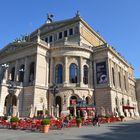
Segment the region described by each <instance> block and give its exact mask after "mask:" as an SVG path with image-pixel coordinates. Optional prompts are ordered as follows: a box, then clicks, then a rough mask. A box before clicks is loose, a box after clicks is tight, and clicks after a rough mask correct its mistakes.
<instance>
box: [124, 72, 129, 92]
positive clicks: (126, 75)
mask: <svg viewBox="0 0 140 140" xmlns="http://www.w3.org/2000/svg"><path fill="white" fill-rule="evenodd" d="M125 77H126V90H127V92H128V94H129V82H128V80H129V79H128V72H126V74H125Z"/></svg>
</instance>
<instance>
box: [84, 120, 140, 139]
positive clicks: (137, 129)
mask: <svg viewBox="0 0 140 140" xmlns="http://www.w3.org/2000/svg"><path fill="white" fill-rule="evenodd" d="M108 127H109V129H110V131H111V132H107V133H103V134H100V135H96V134H93V135H84V136H81V138H82V139H84V140H140V123H129V124H128V123H125V122H123V123H122V124H116V125H115V124H114V125H110V126H108Z"/></svg>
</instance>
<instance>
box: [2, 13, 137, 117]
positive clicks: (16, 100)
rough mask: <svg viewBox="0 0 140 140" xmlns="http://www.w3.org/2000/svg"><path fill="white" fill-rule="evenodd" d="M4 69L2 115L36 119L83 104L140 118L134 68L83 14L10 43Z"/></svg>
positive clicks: (50, 23)
mask: <svg viewBox="0 0 140 140" xmlns="http://www.w3.org/2000/svg"><path fill="white" fill-rule="evenodd" d="M48 20H49V19H48ZM0 64H1V66H0V79H1V86H0V115H4V114H7V115H13V114H15V115H19V116H29V115H30V113H31V109H32V110H33V113H34V114H33V115H36V113H37V112H38V111H41V110H44V109H45V110H48V111H49V113H50V114H51V113H52V112H53V111H52V110H53V109H54V108H53V106H54V105H57V104H58V105H59V112H61V111H64V110H67V109H68V107H69V106H71V104H72V103H71V102H72V101H75V102H78V101H79V100H85V101H86V104H87V105H89V106H92V107H96V109H97V110H100V108H104V109H105V110H106V112H107V111H109V112H110V113H117V114H118V115H126V116H134V115H138V110H137V101H136V95H135V80H134V77H133V69H132V67H131V66H130V65H129V64H128V63H127V62H126V61H125V60H124V59H123V58H122V57H121V56H120V54H119V53H117V52H116V51H115V50H114V49H113V48H112V47H110V46H108V45H107V43H106V42H105V40H104V39H103V38H102V37H101V36H99V35H98V34H97V33H96V32H95V31H94V30H93V29H92V28H91V27H90V26H89V25H88V24H87V23H86V22H85V21H84V20H83V19H82V18H81V17H80V16H79V15H76V17H74V18H71V19H68V20H64V21H58V22H52V21H49V22H46V23H45V24H44V25H43V26H41V27H40V28H39V29H37V30H36V31H34V32H33V33H31V34H30V36H28V37H26V39H25V40H22V41H16V42H13V43H10V44H8V45H7V46H6V47H4V48H3V49H2V50H1V51H0ZM54 83H55V84H54ZM57 90H58V91H57ZM122 100H123V101H122ZM13 108H14V109H13Z"/></svg>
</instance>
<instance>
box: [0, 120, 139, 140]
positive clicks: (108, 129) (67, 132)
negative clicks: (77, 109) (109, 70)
mask: <svg viewBox="0 0 140 140" xmlns="http://www.w3.org/2000/svg"><path fill="white" fill-rule="evenodd" d="M139 131H140V120H133V121H129V122H119V123H111V124H102V125H101V126H100V127H93V126H82V128H76V127H75V128H64V129H62V130H50V131H49V133H47V134H44V133H40V132H31V131H27V130H26V131H23V130H22V131H21V130H11V129H0V140H132V139H133V140H140V132H139Z"/></svg>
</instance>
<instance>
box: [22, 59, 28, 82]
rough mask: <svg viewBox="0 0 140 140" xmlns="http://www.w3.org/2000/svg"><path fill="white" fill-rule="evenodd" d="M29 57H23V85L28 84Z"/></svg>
mask: <svg viewBox="0 0 140 140" xmlns="http://www.w3.org/2000/svg"><path fill="white" fill-rule="evenodd" d="M28 61H29V59H28V57H26V58H25V62H24V80H23V83H24V85H28V82H29V62H28Z"/></svg>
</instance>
